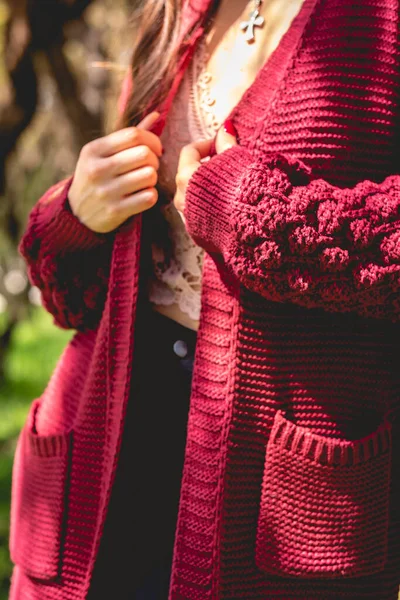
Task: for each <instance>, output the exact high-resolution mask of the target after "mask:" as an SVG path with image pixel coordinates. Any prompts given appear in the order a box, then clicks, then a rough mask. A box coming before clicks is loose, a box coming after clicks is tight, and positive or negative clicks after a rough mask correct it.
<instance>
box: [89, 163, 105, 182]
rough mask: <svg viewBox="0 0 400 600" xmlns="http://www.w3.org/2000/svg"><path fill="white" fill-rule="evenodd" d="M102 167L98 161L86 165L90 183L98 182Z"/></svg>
mask: <svg viewBox="0 0 400 600" xmlns="http://www.w3.org/2000/svg"><path fill="white" fill-rule="evenodd" d="M101 172H102V169H101V166H100V164H99V162H98V161H97V160H93V161H90V162H89V163H88V164H87V165H86V176H87V178H88V179H89V181H97V180H98V179H99V178H100V176H101Z"/></svg>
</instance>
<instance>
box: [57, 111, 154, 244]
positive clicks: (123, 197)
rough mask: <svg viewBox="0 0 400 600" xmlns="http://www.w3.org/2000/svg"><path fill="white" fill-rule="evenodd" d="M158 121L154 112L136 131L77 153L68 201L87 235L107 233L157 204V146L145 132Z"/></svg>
mask: <svg viewBox="0 0 400 600" xmlns="http://www.w3.org/2000/svg"><path fill="white" fill-rule="evenodd" d="M158 117H159V113H157V112H153V113H151V114H149V115H147V117H145V118H144V119H143V121H142V122H141V123H139V125H138V126H137V127H128V128H126V129H122V130H121V131H116V132H115V133H111V134H110V135H107V136H105V137H102V138H99V139H97V140H94V141H93V142H90V143H89V144H86V146H84V147H83V148H82V151H81V153H80V156H79V160H78V163H77V166H76V170H75V175H74V179H73V182H72V185H71V188H70V191H69V194H68V199H69V203H70V206H71V209H72V212H73V213H74V215H75V216H76V217H77V218H78V219H79V221H81V223H83V224H84V225H86V227H88V228H89V229H92V230H93V231H96V232H98V233H108V232H110V231H113V230H114V229H116V228H117V227H118V226H119V225H121V224H122V223H123V222H124V221H126V220H127V219H128V218H129V217H131V216H132V215H135V214H137V213H141V212H143V211H145V210H147V209H149V208H151V207H152V206H154V204H155V203H156V202H157V190H156V189H155V186H156V183H157V178H158V174H157V171H158V168H159V158H160V156H161V154H162V145H161V141H160V139H159V137H157V136H156V135H154V133H151V132H150V131H148V129H150V128H151V126H152V125H153V124H154V123H155V122H156V121H157V119H158Z"/></svg>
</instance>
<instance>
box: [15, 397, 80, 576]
mask: <svg viewBox="0 0 400 600" xmlns="http://www.w3.org/2000/svg"><path fill="white" fill-rule="evenodd" d="M38 408H39V401H36V402H34V403H33V405H32V408H31V411H30V413H29V417H28V421H27V423H26V425H25V427H24V429H23V430H22V432H21V435H20V438H19V441H18V446H17V450H16V454H15V458H14V468H13V485H12V502H11V531H10V555H11V559H12V561H13V562H14V563H15V564H16V565H18V566H19V567H21V568H22V569H23V570H24V571H25V573H26V574H27V575H29V576H30V577H33V578H35V579H38V580H42V581H55V580H57V579H58V578H59V577H60V575H61V566H62V545H63V536H64V528H65V520H66V515H67V502H66V500H67V487H68V477H69V470H70V461H71V450H72V433H67V434H65V435H53V436H40V435H37V433H36V430H35V416H36V412H37V410H38Z"/></svg>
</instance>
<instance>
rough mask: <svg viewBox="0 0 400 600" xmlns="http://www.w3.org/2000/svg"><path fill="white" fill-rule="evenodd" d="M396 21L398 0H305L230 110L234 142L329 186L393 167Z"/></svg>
mask: <svg viewBox="0 0 400 600" xmlns="http://www.w3.org/2000/svg"><path fill="white" fill-rule="evenodd" d="M378 4H379V5H378ZM398 28H399V6H398V3H397V2H383V3H377V2H376V1H375V0H367V1H366V2H363V3H353V2H349V1H348V0H306V1H305V3H304V6H303V8H302V9H301V11H300V14H299V16H298V17H297V18H296V19H295V21H294V22H293V23H292V25H291V26H290V28H289V30H288V32H287V34H286V35H285V36H284V38H283V39H282V40H281V41H280V42H279V44H278V47H277V49H276V51H275V52H274V53H273V55H272V56H271V57H270V58H269V59H268V60H267V62H266V64H265V66H264V68H263V69H261V70H260V72H259V75H258V76H257V78H256V80H255V82H254V84H253V85H252V86H251V88H250V89H249V90H248V92H246V94H245V95H244V97H243V99H242V100H241V102H240V103H239V105H238V106H237V107H236V109H235V110H234V114H233V116H234V120H235V125H236V128H237V129H238V131H239V134H240V139H241V143H242V144H244V145H247V146H249V147H250V148H251V149H253V150H254V152H255V153H264V152H281V153H288V154H291V155H292V156H295V157H298V158H300V159H301V160H304V161H305V162H306V163H308V164H310V166H312V167H313V170H314V173H315V175H316V176H323V177H326V178H327V179H328V180H331V181H332V183H335V184H337V185H342V184H343V185H351V184H353V183H355V182H356V181H357V180H359V179H360V178H362V177H365V176H370V177H371V178H373V179H377V180H379V179H380V178H383V177H384V176H386V175H387V174H388V173H390V172H395V171H393V167H394V165H395V162H396V159H395V154H396V147H397V143H398V127H399V45H398Z"/></svg>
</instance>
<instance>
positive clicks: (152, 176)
mask: <svg viewBox="0 0 400 600" xmlns="http://www.w3.org/2000/svg"><path fill="white" fill-rule="evenodd" d="M145 177H146V181H147V182H148V184H149V186H151V187H153V186H154V185H156V183H157V180H158V175H157V171H156V169H155V168H154V167H146V168H145Z"/></svg>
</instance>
